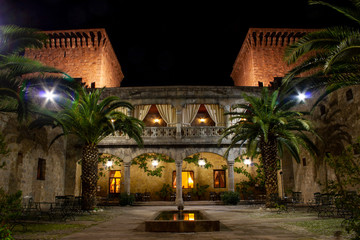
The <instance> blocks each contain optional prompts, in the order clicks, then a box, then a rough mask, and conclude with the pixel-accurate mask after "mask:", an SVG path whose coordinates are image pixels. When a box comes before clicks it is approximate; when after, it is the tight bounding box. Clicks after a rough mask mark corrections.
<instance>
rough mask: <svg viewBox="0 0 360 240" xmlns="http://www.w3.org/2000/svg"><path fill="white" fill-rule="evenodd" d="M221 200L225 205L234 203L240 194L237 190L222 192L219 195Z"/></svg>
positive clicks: (237, 200) (238, 199)
mask: <svg viewBox="0 0 360 240" xmlns="http://www.w3.org/2000/svg"><path fill="white" fill-rule="evenodd" d="M221 200H222V201H223V202H224V204H225V205H236V204H238V202H239V201H240V196H239V193H237V192H224V194H223V195H222V196H221Z"/></svg>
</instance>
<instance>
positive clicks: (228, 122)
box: [224, 105, 231, 127]
mask: <svg viewBox="0 0 360 240" xmlns="http://www.w3.org/2000/svg"><path fill="white" fill-rule="evenodd" d="M224 112H225V113H228V112H230V106H229V105H226V106H224ZM230 126H231V121H230V115H225V127H230Z"/></svg>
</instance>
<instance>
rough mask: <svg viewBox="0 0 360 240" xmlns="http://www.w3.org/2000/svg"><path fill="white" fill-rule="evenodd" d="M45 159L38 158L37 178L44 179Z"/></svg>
mask: <svg viewBox="0 0 360 240" xmlns="http://www.w3.org/2000/svg"><path fill="white" fill-rule="evenodd" d="M45 170H46V160H45V159H42V158H39V160H38V167H37V176H36V179H37V180H45Z"/></svg>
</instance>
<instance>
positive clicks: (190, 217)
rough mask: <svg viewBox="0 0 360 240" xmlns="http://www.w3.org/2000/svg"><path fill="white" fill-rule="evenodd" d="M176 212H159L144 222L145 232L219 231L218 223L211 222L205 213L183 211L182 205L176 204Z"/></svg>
mask: <svg viewBox="0 0 360 240" xmlns="http://www.w3.org/2000/svg"><path fill="white" fill-rule="evenodd" d="M177 205H178V206H177V208H178V211H175V210H174V211H161V212H158V213H156V214H155V216H154V217H153V218H152V219H151V220H148V221H145V231H147V232H213V231H220V221H219V220H213V219H211V217H210V216H208V215H207V214H206V213H205V212H203V211H199V210H188V211H185V210H184V204H181V203H180V204H177Z"/></svg>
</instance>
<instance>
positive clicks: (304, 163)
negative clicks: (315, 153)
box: [302, 158, 306, 167]
mask: <svg viewBox="0 0 360 240" xmlns="http://www.w3.org/2000/svg"><path fill="white" fill-rule="evenodd" d="M302 162H303V166H304V167H305V166H306V158H303V159H302Z"/></svg>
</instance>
